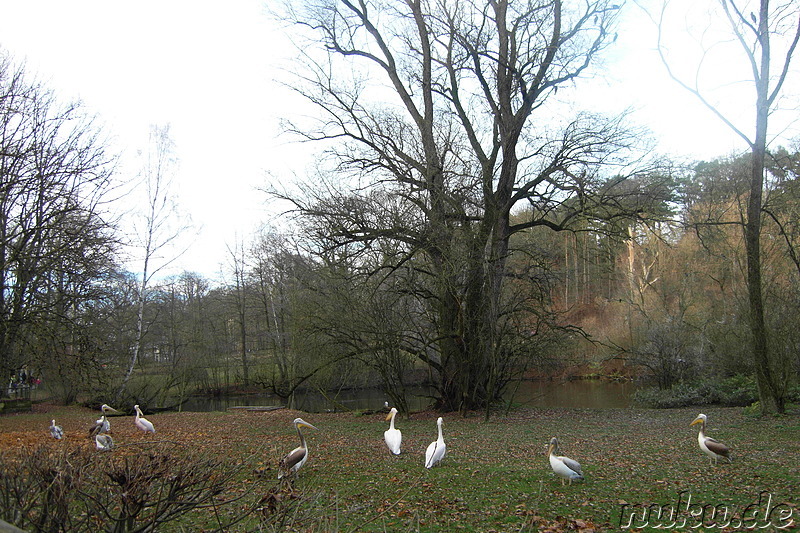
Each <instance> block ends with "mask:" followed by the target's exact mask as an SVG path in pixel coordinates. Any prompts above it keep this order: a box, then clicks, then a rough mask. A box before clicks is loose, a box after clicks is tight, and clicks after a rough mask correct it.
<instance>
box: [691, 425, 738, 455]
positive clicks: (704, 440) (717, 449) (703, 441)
mask: <svg viewBox="0 0 800 533" xmlns="http://www.w3.org/2000/svg"><path fill="white" fill-rule="evenodd" d="M706 418H708V417H706V415H704V414H703V413H700V414H699V415H697V418H695V419H694V422H692V423H691V424H689V426H693V425H695V424H702V425H701V426H700V432H699V433H698V434H697V443H698V444H699V445H700V449H701V450H703V451H704V452H705V454H706V455H708V456H709V457H710V458H711V459H712V460H713V461H714V464H717V460H718V459H719V458H720V457H724V458H725V459H727V460H728V462H729V463H730V462H732V461H731V457H730V454H731V451H730V449H729V448H728V447H727V446H725V445H724V444H722V443H721V442H720V441H718V440H716V439H712V438H711V437H706Z"/></svg>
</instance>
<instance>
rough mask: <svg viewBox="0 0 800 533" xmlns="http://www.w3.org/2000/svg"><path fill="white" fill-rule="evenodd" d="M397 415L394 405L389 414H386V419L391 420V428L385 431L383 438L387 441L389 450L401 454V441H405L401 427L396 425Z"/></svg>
mask: <svg viewBox="0 0 800 533" xmlns="http://www.w3.org/2000/svg"><path fill="white" fill-rule="evenodd" d="M395 416H397V409H396V408H394V407H392V408H391V410H390V411H389V414H388V415H386V420H391V422H390V423H389V429H387V430H386V431H384V432H383V440H385V441H386V446H388V447H389V451H390V452H392V453H393V454H395V455H400V443H401V442H403V434H402V433H400V430H399V429H395V427H394V417H395Z"/></svg>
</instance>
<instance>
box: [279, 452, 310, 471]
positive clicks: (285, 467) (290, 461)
mask: <svg viewBox="0 0 800 533" xmlns="http://www.w3.org/2000/svg"><path fill="white" fill-rule="evenodd" d="M306 453H307V452H306V449H305V448H302V447H298V448H295V449H294V450H292V451H291V452H289V454H288V455H287V456H286V457H284V458H283V459H281V462H280V464H279V465H278V466H279V468H280V470H282V471H284V472H291V471H292V468H294V467H295V466H297V465H298V464H299V463H300V461H302V460H303V459H305V457H306Z"/></svg>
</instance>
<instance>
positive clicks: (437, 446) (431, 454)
mask: <svg viewBox="0 0 800 533" xmlns="http://www.w3.org/2000/svg"><path fill="white" fill-rule="evenodd" d="M436 425H437V426H438V427H439V438H438V439H436V440H435V441H433V442H431V443H430V444H428V449H427V450H425V468H431V467H432V466H434V465H435V464H436V463H438V462H439V461H441V460H442V459H444V454H445V453H446V452H447V446H446V445H445V443H444V437H442V417H441V416H440V417H439V419H438V420H437V421H436Z"/></svg>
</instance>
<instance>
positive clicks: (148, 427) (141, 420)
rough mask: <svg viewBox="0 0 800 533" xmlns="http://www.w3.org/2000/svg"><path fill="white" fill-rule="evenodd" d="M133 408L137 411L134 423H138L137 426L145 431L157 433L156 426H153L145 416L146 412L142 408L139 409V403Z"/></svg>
mask: <svg viewBox="0 0 800 533" xmlns="http://www.w3.org/2000/svg"><path fill="white" fill-rule="evenodd" d="M133 409H134V410H135V411H136V418H135V419H134V420H133V423H134V424H135V425H136V427H137V428H139V429H141V430H142V431H144V432H145V433H155V432H156V428H155V427H154V426H153V423H152V422H150V421H149V420H148V419H146V418H145V417H144V413H142V410H141V409H139V404H136V405H134V406H133Z"/></svg>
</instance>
